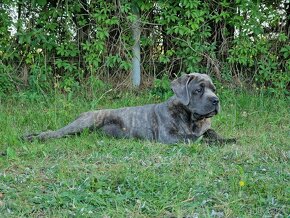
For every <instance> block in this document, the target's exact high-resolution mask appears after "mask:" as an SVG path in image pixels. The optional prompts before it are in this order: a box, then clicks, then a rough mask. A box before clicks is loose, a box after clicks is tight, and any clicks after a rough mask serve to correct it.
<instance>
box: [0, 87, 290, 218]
mask: <svg viewBox="0 0 290 218" xmlns="http://www.w3.org/2000/svg"><path fill="white" fill-rule="evenodd" d="M110 95H111V93H108V94H107V96H106V97H105V98H104V97H103V98H101V99H100V98H96V99H95V100H94V101H86V100H84V99H83V98H81V97H77V98H74V99H71V100H68V99H67V98H65V97H64V96H59V95H58V96H56V97H55V98H51V99H48V100H47V101H41V100H33V101H32V100H29V99H28V100H25V97H23V96H22V97H18V98H10V99H6V100H2V101H0V104H1V106H0V149H1V150H0V217H73V216H76V217H116V218H118V217H275V216H277V217H287V216H288V215H289V194H290V193H289V139H290V138H289V134H290V132H289V120H290V117H289V101H288V102H287V101H286V100H285V99H283V98H281V99H279V98H274V97H267V96H264V95H262V94H259V93H255V94H250V93H245V92H239V91H233V90H227V89H225V90H221V96H220V97H221V101H222V112H221V113H220V114H219V115H218V116H216V117H215V118H213V127H214V128H215V129H216V130H217V131H218V132H220V133H221V134H222V135H224V136H227V137H237V138H239V143H238V144H234V145H224V146H213V145H212V146H209V145H206V144H203V143H201V142H198V143H194V144H177V145H164V144H160V143H153V142H149V141H141V140H133V139H132V140H125V139H122V140H120V139H119V140H117V139H113V138H110V137H106V136H104V135H103V134H102V133H98V132H97V133H93V134H89V133H88V132H84V133H83V134H81V135H80V136H77V137H68V138H63V139H56V140H49V141H46V142H33V143H28V142H22V141H21V140H19V136H20V135H22V134H23V133H29V132H35V131H39V130H46V129H55V128H59V127H62V126H63V125H65V124H66V123H68V122H69V121H71V120H73V119H74V118H75V117H76V116H77V115H78V114H79V113H81V112H84V111H87V110H91V109H94V108H117V107H123V106H131V105H142V104H146V103H153V102H156V99H154V98H152V97H150V96H149V95H148V94H145V93H141V94H138V95H137V94H134V93H129V94H128V93H127V94H124V95H122V96H121V97H120V98H116V99H113V98H111V99H110V98H108V97H109V96H110ZM243 182H244V184H242V183H243ZM287 186H288V187H287Z"/></svg>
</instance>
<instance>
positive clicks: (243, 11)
mask: <svg viewBox="0 0 290 218" xmlns="http://www.w3.org/2000/svg"><path fill="white" fill-rule="evenodd" d="M133 6H134V8H137V9H138V10H137V11H138V13H140V15H141V30H142V31H141V38H140V41H141V54H142V55H141V62H142V71H143V76H144V77H145V76H150V77H151V76H154V77H157V78H162V76H167V77H168V78H169V79H172V78H173V77H175V76H176V75H179V74H180V73H181V72H186V73H190V72H204V73H208V74H210V75H212V76H213V77H216V78H217V79H218V80H220V81H221V82H223V81H224V80H227V81H229V82H232V81H239V82H237V83H236V84H240V83H245V82H248V81H250V82H251V85H258V86H265V87H266V88H267V89H268V90H269V91H270V92H273V93H276V94H278V93H282V94H287V93H289V68H290V67H289V66H290V63H289V53H290V52H289V45H288V38H289V21H288V20H287V16H289V15H288V14H287V11H288V10H289V4H287V2H286V0H282V2H270V1H265V0H263V1H260V2H255V1H253V2H251V1H247V0H239V1H227V0H226V1H199V0H182V1H173V0H169V1H157V2H156V1H133V2H131V1H127V0H126V1H122V2H120V3H118V4H115V3H114V1H109V2H108V1H102V0H98V1H87V0H83V1H78V2H76V1H72V0H68V1H60V2H57V1H50V0H38V1H25V2H23V1H12V0H5V1H3V3H2V4H1V5H0V11H1V13H0V18H1V19H0V24H1V25H0V57H1V60H0V62H1V64H0V65H3V66H2V67H1V72H2V71H3V74H2V75H1V77H0V80H1V81H0V83H1V87H2V88H1V91H2V92H11V91H13V90H15V87H17V89H27V88H28V89H31V90H32V91H35V92H49V91H51V90H52V89H54V88H59V89H61V90H63V91H65V92H68V91H73V90H78V89H79V88H80V87H84V86H86V85H87V84H88V83H87V81H88V80H89V77H94V78H112V77H113V78H114V77H115V78H118V79H119V78H128V74H129V73H130V72H131V68H132V63H131V60H132V51H131V50H132V46H133V45H134V40H133V37H132V22H133V21H134V20H135V17H136V14H135V13H133V12H132V7H133ZM14 13H16V14H15V15H17V17H18V19H17V21H16V20H14V19H13V16H14ZM12 78H13V82H11V80H12ZM164 78H165V77H164ZM233 79H234V80H233ZM56 81H57V82H56ZM157 83H158V80H157Z"/></svg>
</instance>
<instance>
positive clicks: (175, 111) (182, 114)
mask: <svg viewBox="0 0 290 218" xmlns="http://www.w3.org/2000/svg"><path fill="white" fill-rule="evenodd" d="M167 105H168V109H169V111H170V114H171V116H172V117H173V118H174V119H181V120H183V121H184V122H190V121H194V120H192V118H193V116H192V113H191V112H190V111H189V110H188V109H187V107H186V106H185V105H183V104H182V103H181V102H180V101H179V100H178V99H177V98H176V97H175V96H173V97H171V98H170V99H169V100H168V101H167Z"/></svg>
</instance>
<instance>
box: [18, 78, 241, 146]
mask: <svg viewBox="0 0 290 218" xmlns="http://www.w3.org/2000/svg"><path fill="white" fill-rule="evenodd" d="M171 87H172V90H173V91H174V93H175V95H174V96H172V97H171V98H170V99H169V100H167V101H166V102H163V103H160V104H150V105H145V106H138V107H126V108H120V109H105V110H97V111H90V112H86V113H83V114H81V115H80V116H79V117H78V118H77V119H76V120H75V121H73V122H72V123H70V124H68V125H67V126H65V127H63V128H61V129H59V130H56V131H46V132H42V133H39V134H30V135H27V136H24V137H23V138H24V139H26V140H29V141H32V140H34V139H39V140H46V139H49V138H61V137H63V136H66V135H73V134H77V133H80V132H81V131H83V130H84V129H90V130H95V129H101V130H103V131H104V132H105V133H106V134H108V135H111V136H114V137H119V138H131V137H134V138H140V139H147V140H152V141H158V142H161V143H166V144H173V143H177V142H184V141H188V140H191V141H195V140H196V139H197V138H199V137H200V136H202V135H203V136H204V137H205V138H206V140H207V141H208V142H210V143H212V142H219V143H226V142H235V139H223V138H222V137H220V136H219V135H218V134H216V133H215V132H214V131H213V130H212V129H210V127H211V121H210V118H211V117H212V116H214V115H216V114H217V113H218V112H219V110H220V105H219V99H218V97H217V96H216V94H215V86H214V85H213V83H212V81H211V79H210V77H209V76H208V75H206V74H199V73H192V74H186V75H183V76H181V77H179V78H177V79H175V80H174V81H173V82H172V83H171Z"/></svg>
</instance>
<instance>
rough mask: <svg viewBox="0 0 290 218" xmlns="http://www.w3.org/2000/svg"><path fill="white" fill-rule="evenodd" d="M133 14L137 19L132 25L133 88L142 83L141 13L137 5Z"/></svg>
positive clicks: (134, 6)
mask: <svg viewBox="0 0 290 218" xmlns="http://www.w3.org/2000/svg"><path fill="white" fill-rule="evenodd" d="M133 13H134V14H135V15H136V19H135V21H134V22H133V24H132V29H133V39H134V46H133V59H132V67H133V69H132V82H133V86H135V87H139V86H140V83H141V64H140V62H141V55H140V35H141V28H140V12H139V8H138V7H137V5H133Z"/></svg>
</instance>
